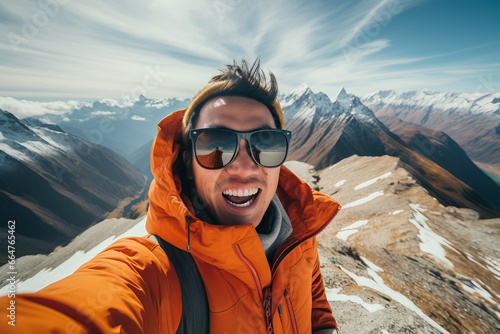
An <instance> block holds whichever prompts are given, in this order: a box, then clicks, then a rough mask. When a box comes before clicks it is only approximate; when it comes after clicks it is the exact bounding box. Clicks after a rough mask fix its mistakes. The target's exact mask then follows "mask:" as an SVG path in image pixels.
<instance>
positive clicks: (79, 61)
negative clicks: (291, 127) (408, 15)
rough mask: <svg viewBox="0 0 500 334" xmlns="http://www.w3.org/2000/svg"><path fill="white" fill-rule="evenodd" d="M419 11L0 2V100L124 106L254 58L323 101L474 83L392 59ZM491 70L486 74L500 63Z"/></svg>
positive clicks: (174, 92)
mask: <svg viewBox="0 0 500 334" xmlns="http://www.w3.org/2000/svg"><path fill="white" fill-rule="evenodd" d="M420 3H422V1H407V0H381V1H371V0H370V1H368V0H364V1H358V2H355V3H354V2H352V1H346V0H342V1H339V0H337V1H308V2H307V1H300V0H295V1H285V0H277V1H273V2H268V1H263V0H256V1H252V2H247V1H243V0H209V1H182V0H169V1H164V0H161V1H160V0H149V1H142V2H137V1H131V0H124V1H121V2H120V3H119V4H117V3H115V2H109V1H97V0H89V1H85V2H81V1H73V0H40V1H29V0H18V1H12V2H9V3H8V4H6V3H5V2H4V3H3V4H0V13H1V14H0V19H1V20H0V29H1V30H2V32H3V34H2V36H3V37H2V39H0V57H1V58H2V60H3V62H2V64H1V65H0V95H4V96H14V97H18V98H30V99H45V100H47V99H78V100H97V99H102V98H114V99H120V98H121V99H124V98H126V97H134V96H135V95H137V94H139V93H141V94H144V95H146V96H148V97H156V98H159V97H173V96H183V97H191V96H192V95H193V94H194V93H195V92H196V91H197V90H198V89H199V88H200V87H201V86H202V85H204V84H205V83H206V81H207V80H208V79H209V78H210V77H211V76H212V75H213V74H215V73H216V71H217V70H218V69H220V68H222V67H223V66H224V65H225V64H227V63H229V62H231V61H232V59H240V58H246V59H249V60H251V59H253V58H255V57H258V56H260V57H261V60H262V63H263V65H264V67H265V68H267V69H270V70H272V71H273V72H274V73H275V74H276V75H277V77H278V80H279V83H280V87H281V90H282V91H283V92H285V93H286V92H288V91H290V90H291V89H293V88H295V87H296V86H298V85H299V84H301V83H302V82H306V83H308V84H309V85H310V86H311V87H313V88H314V89H315V90H324V91H325V92H327V93H328V94H332V93H334V92H337V91H338V90H339V89H340V88H341V87H342V86H346V88H347V89H348V90H351V91H352V92H353V93H355V94H366V93H369V92H371V91H373V90H375V89H376V87H378V86H377V85H380V84H384V85H386V86H385V87H379V88H380V89H382V88H383V89H388V88H400V89H401V88H402V89H404V88H410V89H412V88H421V87H422V86H421V85H423V84H424V83H426V82H427V83H431V84H433V83H434V82H433V81H432V80H434V79H435V78H436V76H435V75H434V74H433V73H435V72H436V69H438V70H439V71H438V72H441V73H445V72H446V73H449V74H450V75H452V74H453V75H454V76H455V80H460V79H461V78H462V76H465V75H469V76H470V73H471V71H473V70H474V68H477V67H474V66H472V65H471V66H470V69H466V70H465V72H463V73H462V74H460V73H459V72H456V70H457V69H459V68H460V66H461V65H463V64H461V63H452V62H451V63H450V65H449V66H448V65H447V64H446V63H443V62H441V63H439V64H438V63H432V62H431V61H429V59H428V58H426V57H432V56H435V55H432V54H431V55H411V56H408V55H404V54H403V53H401V52H395V51H394V50H397V48H398V47H400V46H398V45H394V44H393V42H392V41H391V40H389V39H388V38H386V37H384V34H383V32H384V31H385V29H390V28H391V24H392V22H393V20H394V19H395V18H396V17H397V16H398V15H401V13H404V12H405V11H407V10H409V9H411V8H412V7H413V6H418V5H419V4H420ZM489 64H490V65H491V66H489V68H490V69H491V68H492V67H494V66H495V65H498V62H496V61H494V60H491V61H489ZM476 65H477V64H476ZM481 66H482V67H486V65H481ZM466 67H467V66H466ZM490 73H491V72H490ZM415 74H417V76H415ZM457 78H458V79H457ZM412 80H413V81H412ZM396 85H397V87H394V86H396ZM387 86H392V87H387Z"/></svg>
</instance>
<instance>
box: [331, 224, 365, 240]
mask: <svg viewBox="0 0 500 334" xmlns="http://www.w3.org/2000/svg"><path fill="white" fill-rule="evenodd" d="M367 223H368V220H358V221H357V222H355V223H352V224H351V225H349V226H346V227H344V228H342V229H341V230H340V232H338V233H337V235H336V236H337V238H339V239H341V240H344V241H347V238H349V236H351V235H352V234H354V233H357V232H358V230H357V228H358V227H361V226H364V225H366V224H367Z"/></svg>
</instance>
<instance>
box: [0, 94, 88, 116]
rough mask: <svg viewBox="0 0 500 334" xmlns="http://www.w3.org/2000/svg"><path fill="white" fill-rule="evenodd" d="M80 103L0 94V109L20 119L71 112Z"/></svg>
mask: <svg viewBox="0 0 500 334" xmlns="http://www.w3.org/2000/svg"><path fill="white" fill-rule="evenodd" d="M80 105H81V104H80V103H79V102H76V101H67V102H62V101H57V102H35V101H27V100H16V99H13V98H11V97H2V96H0V109H3V110H6V111H8V112H10V113H12V114H13V115H14V116H16V117H17V118H19V119H23V118H27V117H31V116H41V115H45V114H55V115H62V114H66V113H68V112H71V111H72V110H73V109H75V108H78V107H79V106H80Z"/></svg>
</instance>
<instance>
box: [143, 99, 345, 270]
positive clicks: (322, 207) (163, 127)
mask: <svg viewBox="0 0 500 334" xmlns="http://www.w3.org/2000/svg"><path fill="white" fill-rule="evenodd" d="M185 110H186V109H182V110H178V111H176V112H174V113H172V114H170V115H168V116H166V117H165V118H164V119H163V120H161V121H160V123H159V124H158V133H157V135H156V138H155V140H154V141H153V146H152V150H151V170H152V173H153V176H154V180H153V181H152V183H151V186H150V189H149V209H148V216H147V222H146V229H147V231H148V232H149V233H152V234H156V235H158V236H159V237H161V238H162V239H164V240H165V241H167V242H169V243H171V244H173V245H174V246H176V247H178V248H180V249H186V248H187V245H188V244H189V245H190V247H189V251H190V252H191V253H192V255H193V256H194V257H195V258H198V259H199V260H202V261H205V262H209V263H212V264H214V265H217V266H218V267H220V266H225V265H230V263H234V259H232V258H231V257H232V256H231V255H230V254H233V253H234V250H233V247H234V245H237V244H238V245H247V246H248V247H251V248H253V251H257V252H262V253H264V250H263V249H262V250H260V248H262V247H256V246H257V245H260V239H259V237H258V234H257V232H256V230H255V228H254V227H253V226H252V225H250V224H249V225H239V226H223V225H212V224H208V223H206V222H204V221H202V220H200V219H199V218H197V217H196V216H195V215H194V209H193V203H192V202H191V199H189V198H188V197H187V196H186V195H185V193H186V191H183V189H182V182H181V178H182V175H181V173H182V171H185V170H186V166H185V164H184V161H183V159H182V154H183V152H184V151H185V150H186V148H185V147H184V144H183V139H182V119H183V116H184V113H185ZM280 168H281V170H280V178H279V184H278V189H277V192H276V193H277V195H278V197H279V199H280V201H281V203H282V205H283V207H284V208H285V210H286V212H287V213H288V216H289V218H290V221H291V223H292V226H293V232H292V236H293V237H294V238H296V239H298V240H301V239H305V238H307V237H310V236H313V235H315V234H317V233H319V232H320V231H321V230H322V229H323V228H324V227H326V225H327V224H328V223H329V222H330V221H331V220H332V219H333V217H334V216H335V214H336V213H337V212H338V210H339V209H340V205H339V204H338V203H337V202H336V201H334V200H332V199H331V198H329V197H328V196H326V195H324V194H321V193H319V192H316V191H314V190H312V189H311V188H310V187H309V186H308V185H307V184H306V183H305V182H303V181H301V180H300V179H299V178H298V177H296V176H295V175H294V174H293V173H292V172H291V171H290V170H288V169H287V168H286V167H285V166H281V167H280ZM188 229H189V233H188ZM256 249H257V250H256ZM221 254H224V256H221ZM263 258H264V259H265V256H264V257H263ZM266 265H267V264H266Z"/></svg>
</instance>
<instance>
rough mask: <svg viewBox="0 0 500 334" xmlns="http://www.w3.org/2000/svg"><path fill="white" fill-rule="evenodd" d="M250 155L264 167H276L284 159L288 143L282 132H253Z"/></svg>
mask: <svg viewBox="0 0 500 334" xmlns="http://www.w3.org/2000/svg"><path fill="white" fill-rule="evenodd" d="M250 142H251V147H252V155H253V157H254V159H255V161H256V162H258V163H259V164H261V165H262V166H264V167H277V166H279V165H281V164H282V163H283V162H284V161H285V158H286V154H287V151H288V142H287V138H286V136H285V135H284V134H283V133H282V132H278V131H272V130H264V131H259V132H255V133H253V134H252V136H251V138H250Z"/></svg>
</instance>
